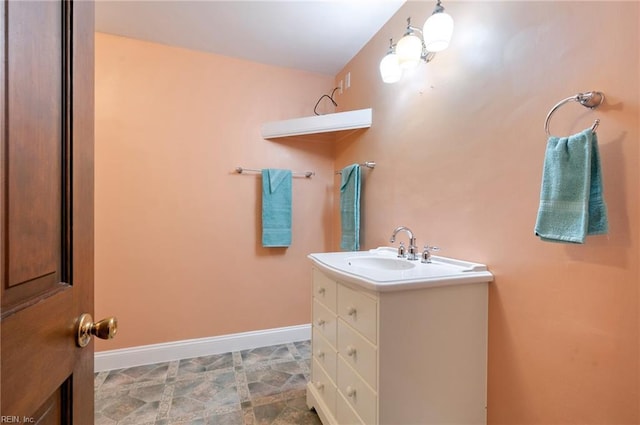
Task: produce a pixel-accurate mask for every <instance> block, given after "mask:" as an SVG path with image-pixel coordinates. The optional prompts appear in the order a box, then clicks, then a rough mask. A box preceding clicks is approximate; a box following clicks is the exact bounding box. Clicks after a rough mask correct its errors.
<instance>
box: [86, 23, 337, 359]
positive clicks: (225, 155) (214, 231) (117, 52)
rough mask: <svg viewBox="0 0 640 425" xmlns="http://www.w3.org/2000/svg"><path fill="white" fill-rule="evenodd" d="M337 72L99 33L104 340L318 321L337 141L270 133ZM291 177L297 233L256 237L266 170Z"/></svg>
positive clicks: (105, 346)
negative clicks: (317, 277) (317, 261)
mask: <svg viewBox="0 0 640 425" xmlns="http://www.w3.org/2000/svg"><path fill="white" fill-rule="evenodd" d="M332 84H333V76H327V75H319V74H311V73H307V72H301V71H296V70H291V69H284V68H277V67H273V66H266V65H259V64H257V63H252V62H247V61H242V60H236V59H231V58H227V57H222V56H216V55H211V54H205V53H199V52H194V51H189V50H184V49H178V48H173V47H167V46H163V45H159V44H153V43H148V42H142V41H137V40H132V39H127V38H121V37H115V36H111V35H106V34H96V191H95V193H96V234H95V238H96V278H95V285H96V288H95V297H96V300H95V312H96V317H103V316H107V315H115V316H117V317H118V319H119V332H118V337H117V338H116V339H114V340H113V341H109V342H107V343H104V342H102V341H98V344H97V350H98V351H101V350H111V349H116V348H122V347H131V346H138V345H145V344H153V343H161V342H167V341H176V340H184V339H191V338H201V337H210V336H216V335H225V334H231V333H236V332H244V331H252V330H259V329H269V328H276V327H281V326H290V325H298V324H306V323H309V322H310V310H311V308H310V303H309V299H310V286H309V273H310V272H309V264H308V260H307V259H306V255H307V254H308V253H310V252H317V251H324V250H326V249H327V248H328V246H329V244H330V237H331V235H330V229H331V225H330V220H331V214H330V210H331V208H332V196H331V190H332V188H331V186H330V184H328V183H327V182H329V183H331V182H332V181H333V160H332V150H333V147H332V143H327V142H316V143H300V142H295V141H294V142H271V141H266V140H263V139H262V137H261V136H260V126H261V125H262V123H263V122H265V121H270V120H279V119H285V118H294V117H299V116H306V115H311V114H312V113H313V106H314V104H315V103H316V101H317V99H318V98H319V97H320V96H321V95H322V94H323V93H327V92H330V91H331V89H332ZM236 166H243V167H248V168H289V169H292V170H294V171H306V170H312V171H315V172H316V176H315V177H314V178H311V179H305V178H294V181H293V244H292V246H291V247H290V248H289V249H282V248H276V249H273V248H271V249H265V248H262V246H261V233H260V232H261V230H260V229H261V225H260V214H261V206H260V204H261V203H260V199H261V178H260V177H259V176H258V175H255V174H245V175H239V174H236V173H234V172H233V170H234V169H235V167H236Z"/></svg>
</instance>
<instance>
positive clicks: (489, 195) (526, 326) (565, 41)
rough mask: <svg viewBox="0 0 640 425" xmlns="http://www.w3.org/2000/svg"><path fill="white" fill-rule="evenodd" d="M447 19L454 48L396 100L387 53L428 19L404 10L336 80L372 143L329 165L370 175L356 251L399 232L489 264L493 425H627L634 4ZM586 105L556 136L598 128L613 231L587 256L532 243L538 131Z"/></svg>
mask: <svg viewBox="0 0 640 425" xmlns="http://www.w3.org/2000/svg"><path fill="white" fill-rule="evenodd" d="M444 5H445V7H446V8H447V10H448V11H449V12H450V13H451V15H452V16H453V17H454V19H455V23H456V28H455V33H454V38H453V40H452V43H451V46H450V48H449V49H448V50H447V51H445V52H443V53H441V54H438V55H437V57H436V58H435V59H434V60H433V62H432V63H430V64H427V65H421V66H420V67H419V68H418V69H417V70H416V71H415V72H414V73H413V75H411V76H409V77H408V78H405V79H404V80H402V81H401V82H399V83H397V84H395V85H385V84H383V83H382V82H381V80H380V77H379V74H378V64H379V61H380V59H381V58H382V56H383V55H384V54H385V52H386V50H387V46H388V40H389V38H390V37H394V38H396V39H397V38H398V37H400V36H401V35H402V33H403V29H404V25H405V21H406V18H407V17H408V16H411V17H412V22H416V23H418V22H419V23H420V24H422V23H423V22H424V21H425V19H426V18H427V17H428V15H429V14H430V13H431V11H432V9H433V6H434V5H433V2H409V3H407V4H406V5H404V6H403V7H402V8H401V9H400V11H399V12H398V13H397V14H396V15H395V16H394V17H393V18H392V19H391V21H390V22H389V23H387V24H386V25H385V26H384V27H383V29H382V30H381V31H380V32H379V33H378V34H377V35H376V36H375V37H374V38H373V39H372V40H371V41H370V42H369V43H368V44H367V46H365V48H364V49H363V50H362V51H361V52H360V53H359V54H358V55H357V56H356V57H355V58H354V59H353V60H352V61H351V62H350V63H349V64H348V65H347V66H346V67H345V68H344V70H343V71H342V72H340V73H339V74H338V76H337V78H336V80H337V81H339V80H340V79H343V78H344V76H345V73H346V72H351V85H352V87H351V88H350V89H349V90H348V91H346V92H345V94H343V95H342V96H341V97H339V98H338V103H339V104H340V109H344V110H349V109H358V108H363V107H372V108H373V111H374V113H373V121H374V122H373V126H372V128H371V129H369V130H368V131H366V132H364V133H361V134H358V135H355V136H352V137H350V138H348V139H346V140H343V141H342V142H341V143H340V144H339V145H337V151H336V164H335V165H336V167H342V166H344V165H346V164H349V163H352V162H362V161H364V160H375V161H377V163H378V166H377V167H376V168H375V170H373V171H366V172H365V174H366V175H365V187H364V189H363V206H362V208H363V222H364V229H363V233H364V238H363V244H362V245H363V248H365V249H367V248H372V247H376V246H379V245H388V239H389V236H390V234H391V231H392V230H393V228H394V227H395V226H398V225H406V226H409V227H410V228H411V229H412V230H413V231H414V233H415V234H416V235H417V238H418V243H419V244H424V243H427V242H428V243H430V244H435V245H439V246H441V247H442V252H441V254H442V255H445V256H451V257H454V258H462V259H469V260H474V261H479V262H483V263H486V264H488V265H489V267H490V269H491V271H492V272H493V273H494V274H495V282H494V283H493V284H491V289H490V306H489V308H490V318H489V367H488V386H489V388H488V422H489V423H490V424H509V425H513V424H637V423H640V412H639V400H640V397H639V384H640V380H639V376H640V375H639V362H640V348H639V336H638V334H639V331H640V324H639V316H640V296H639V295H640V294H639V292H640V291H639V285H640V274H639V269H638V262H639V261H638V260H639V258H640V252H639V246H638V244H639V241H640V229H639V218H640V215H639V209H638V208H639V197H640V176H639V173H638V169H639V168H640V167H639V163H640V150H639V143H640V140H639V138H638V136H639V133H640V128H639V126H640V116H639V103H640V89H639V86H638V79H639V76H640V66H639V58H640V55H639V52H640V47H639V44H640V40H639V33H638V27H639V20H638V16H639V11H638V9H639V6H640V4H639V3H638V2H495V1H491V2H480V1H476V2H457V1H455V2H454V1H449V2H444ZM589 90H600V91H603V92H604V93H605V94H606V104H605V105H603V106H602V107H600V108H599V109H598V110H597V111H589V110H587V109H584V108H582V107H581V106H580V105H578V104H570V105H567V106H565V107H563V108H562V109H560V110H559V111H558V112H557V113H556V114H555V115H554V117H553V120H552V122H551V129H552V132H553V133H555V134H560V135H569V134H572V133H576V132H579V131H581V130H582V129H584V128H586V127H588V126H591V124H592V122H593V120H594V118H595V117H599V118H600V119H601V121H602V122H601V125H600V128H599V130H598V136H599V141H600V154H601V159H602V167H603V174H604V186H605V188H604V190H605V197H606V202H607V204H608V209H609V219H610V228H611V230H610V233H609V235H607V236H596V237H589V238H588V240H587V243H586V244H584V245H565V244H553V243H545V242H541V241H540V240H539V239H538V238H536V237H535V236H534V233H533V227H534V223H535V220H536V212H537V208H538V200H539V193H540V179H541V174H542V164H543V157H544V151H545V144H546V136H545V133H544V130H543V123H544V118H545V116H546V114H547V112H548V111H549V109H550V108H551V107H552V106H553V105H554V104H555V103H556V102H558V101H560V100H561V99H564V98H565V97H568V96H571V95H573V94H575V93H578V92H581V91H589ZM334 221H335V222H336V223H338V216H337V215H334ZM338 229H339V227H338V226H337V225H336V226H335V227H334V241H335V240H337V237H338ZM333 248H334V249H337V244H336V243H334V244H333ZM443 326H446V324H443ZM407 327H408V328H409V327H411V324H410V323H408V324H407Z"/></svg>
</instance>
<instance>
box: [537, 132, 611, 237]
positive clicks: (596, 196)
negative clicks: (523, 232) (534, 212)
mask: <svg viewBox="0 0 640 425" xmlns="http://www.w3.org/2000/svg"><path fill="white" fill-rule="evenodd" d="M608 229H609V224H608V220H607V207H606V204H605V202H604V197H603V192H602V173H601V170H600V155H599V153H598V139H597V136H596V134H594V133H593V132H592V130H591V129H587V130H584V131H582V132H580V133H578V134H575V135H573V136H569V137H555V136H551V137H550V138H549V140H548V142H547V149H546V152H545V159H544V167H543V172H542V185H541V191H540V206H539V208H538V217H537V220H536V226H535V233H536V235H538V236H539V237H540V239H542V240H544V241H550V242H567V243H584V240H585V237H586V236H587V235H596V234H603V233H607V231H608Z"/></svg>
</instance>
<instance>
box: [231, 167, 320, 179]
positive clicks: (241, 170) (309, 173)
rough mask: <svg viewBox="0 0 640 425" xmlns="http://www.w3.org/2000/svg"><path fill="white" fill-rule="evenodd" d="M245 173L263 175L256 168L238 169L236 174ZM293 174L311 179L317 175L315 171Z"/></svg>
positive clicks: (293, 172)
mask: <svg viewBox="0 0 640 425" xmlns="http://www.w3.org/2000/svg"><path fill="white" fill-rule="evenodd" d="M245 171H252V172H254V173H261V172H262V170H258V169H255V168H243V167H236V173H238V174H242V173H244V172H245ZM291 174H293V175H294V176H304V177H306V178H311V176H315V175H316V173H315V172H313V171H304V172H296V171H292V172H291Z"/></svg>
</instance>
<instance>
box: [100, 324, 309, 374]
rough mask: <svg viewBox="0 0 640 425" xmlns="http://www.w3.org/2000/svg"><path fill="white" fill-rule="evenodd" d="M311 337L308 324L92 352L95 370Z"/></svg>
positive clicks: (119, 367) (224, 351)
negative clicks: (93, 353)
mask: <svg viewBox="0 0 640 425" xmlns="http://www.w3.org/2000/svg"><path fill="white" fill-rule="evenodd" d="M308 339H311V325H310V324H307V325H298V326H287V327H284V328H275V329H265V330H261V331H252V332H242V333H237V334H231V335H222V336H214V337H210V338H198V339H188V340H184V341H174V342H167V343H163V344H151V345H141V346H138V347H131V348H122V349H119V350H109V351H100V352H97V353H95V366H94V369H95V371H96V372H102V371H104V370H112V369H122V368H127V367H133V366H140V365H145V364H152V363H161V362H169V361H172V360H179V359H188V358H192V357H200V356H210V355H213V354H221V353H228V352H231V351H240V350H250V349H252V348H258V347H266V346H268V345H276V344H286V343H290V342H296V341H304V340H308Z"/></svg>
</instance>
